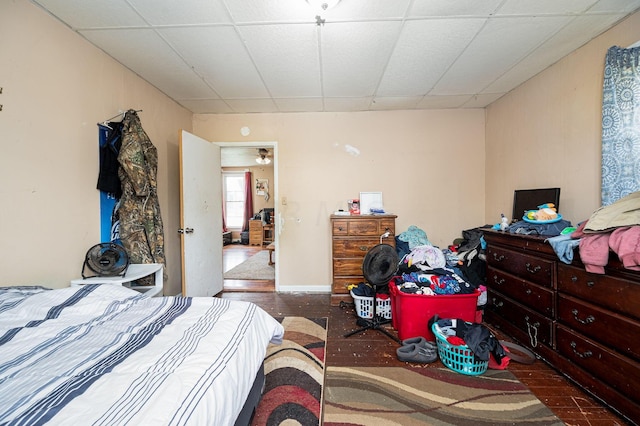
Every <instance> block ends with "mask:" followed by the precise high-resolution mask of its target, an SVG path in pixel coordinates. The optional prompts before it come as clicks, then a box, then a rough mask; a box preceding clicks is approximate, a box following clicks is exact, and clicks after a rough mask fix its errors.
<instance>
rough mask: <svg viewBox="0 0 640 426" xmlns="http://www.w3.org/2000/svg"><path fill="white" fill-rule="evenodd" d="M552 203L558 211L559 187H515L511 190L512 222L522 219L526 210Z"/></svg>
mask: <svg viewBox="0 0 640 426" xmlns="http://www.w3.org/2000/svg"><path fill="white" fill-rule="evenodd" d="M547 203H553V204H555V206H556V209H557V211H558V213H560V188H543V189H516V190H515V191H513V215H512V216H511V220H512V222H516V221H518V220H522V216H524V213H525V212H526V211H527V210H536V209H537V208H538V206H539V205H542V204H547Z"/></svg>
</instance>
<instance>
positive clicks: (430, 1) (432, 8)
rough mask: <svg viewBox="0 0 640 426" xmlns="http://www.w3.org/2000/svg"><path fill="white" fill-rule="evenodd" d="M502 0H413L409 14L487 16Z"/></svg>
mask: <svg viewBox="0 0 640 426" xmlns="http://www.w3.org/2000/svg"><path fill="white" fill-rule="evenodd" d="M503 1H504V0H483V1H478V0H457V1H451V0H415V1H414V2H413V6H412V7H411V16H440V17H450V16H455V15H458V16H466V17H468V16H479V17H489V16H491V15H492V14H493V13H494V12H495V10H496V9H497V8H498V6H500V4H501V3H502V2H503Z"/></svg>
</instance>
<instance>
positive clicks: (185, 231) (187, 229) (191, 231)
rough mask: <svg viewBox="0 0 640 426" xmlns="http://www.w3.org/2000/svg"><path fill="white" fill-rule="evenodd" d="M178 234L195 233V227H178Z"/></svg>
mask: <svg viewBox="0 0 640 426" xmlns="http://www.w3.org/2000/svg"><path fill="white" fill-rule="evenodd" d="M178 234H193V228H184V229H182V228H180V229H178Z"/></svg>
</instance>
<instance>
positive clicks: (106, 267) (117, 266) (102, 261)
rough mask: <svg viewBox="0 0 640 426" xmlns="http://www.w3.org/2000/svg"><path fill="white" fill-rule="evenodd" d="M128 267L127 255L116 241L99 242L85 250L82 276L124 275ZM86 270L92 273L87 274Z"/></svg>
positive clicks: (85, 277)
mask: <svg viewBox="0 0 640 426" xmlns="http://www.w3.org/2000/svg"><path fill="white" fill-rule="evenodd" d="M128 267H129V256H128V255H127V252H126V251H125V250H124V247H122V246H121V245H119V244H116V243H100V244H96V245H95V246H93V247H91V248H90V249H89V250H88V251H87V254H86V255H85V257H84V264H83V265H82V278H84V279H87V278H91V277H117V276H121V277H124V274H125V273H126V272H127V268H128ZM87 270H89V271H91V272H90V273H92V274H93V275H87V274H86V273H85V272H86V271H87Z"/></svg>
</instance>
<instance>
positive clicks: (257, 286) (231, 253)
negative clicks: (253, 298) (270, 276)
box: [222, 244, 276, 292]
mask: <svg viewBox="0 0 640 426" xmlns="http://www.w3.org/2000/svg"><path fill="white" fill-rule="evenodd" d="M261 250H266V248H265V247H256V246H248V245H243V244H228V245H226V246H224V247H223V248H222V269H223V272H227V271H228V270H230V269H231V268H234V267H235V266H237V265H239V264H241V263H242V262H244V261H245V260H247V259H249V258H250V257H251V256H253V255H254V254H256V253H258V252H259V251H261ZM223 288H224V290H223V291H226V292H230V291H238V292H274V291H275V288H276V283H275V280H229V279H225V280H224V284H223Z"/></svg>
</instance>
